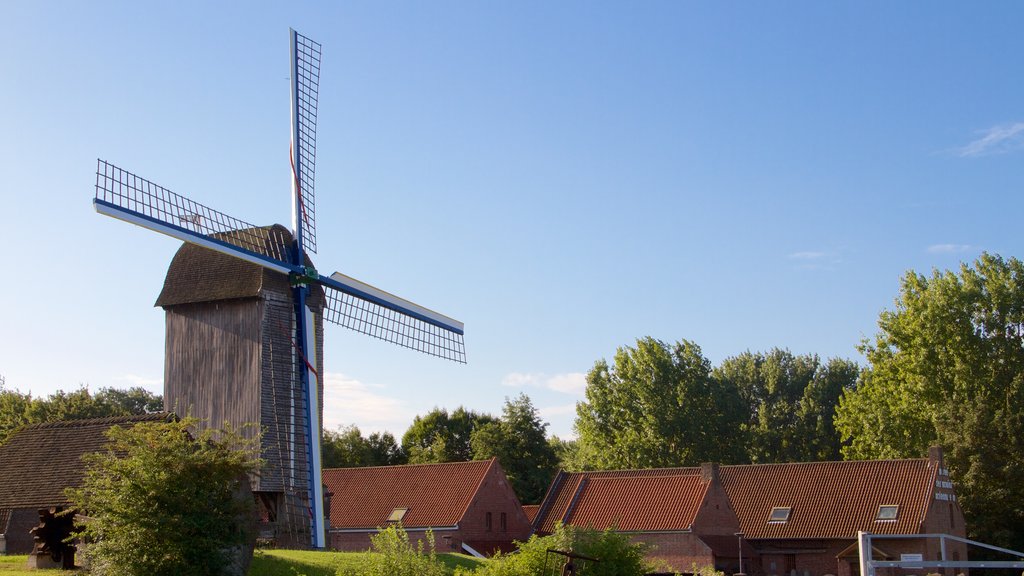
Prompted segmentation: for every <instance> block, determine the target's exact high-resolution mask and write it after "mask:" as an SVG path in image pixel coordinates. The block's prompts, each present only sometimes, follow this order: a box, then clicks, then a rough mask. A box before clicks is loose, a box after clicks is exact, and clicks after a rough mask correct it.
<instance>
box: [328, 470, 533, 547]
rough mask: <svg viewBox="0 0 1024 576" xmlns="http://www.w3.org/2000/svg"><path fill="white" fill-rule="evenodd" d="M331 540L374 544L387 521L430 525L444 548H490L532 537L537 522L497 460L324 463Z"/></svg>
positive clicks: (418, 533)
mask: <svg viewBox="0 0 1024 576" xmlns="http://www.w3.org/2000/svg"><path fill="white" fill-rule="evenodd" d="M323 478H324V484H325V485H326V486H327V489H328V491H329V492H330V493H332V494H333V496H332V498H331V505H330V506H331V507H330V525H331V529H330V538H329V540H330V543H331V547H332V548H334V549H336V550H348V551H358V550H366V549H368V548H369V547H370V536H372V535H374V534H376V533H377V532H378V530H379V529H380V528H384V527H387V526H389V525H391V524H398V523H400V524H401V525H402V527H403V528H405V530H406V531H407V532H409V534H410V536H411V537H413V538H422V537H423V535H424V534H425V532H426V531H427V530H428V529H429V530H431V531H432V532H433V534H434V539H435V543H436V546H437V549H438V551H439V552H449V551H457V552H468V553H476V554H480V555H490V554H492V553H494V552H496V551H498V550H505V551H507V550H510V549H512V547H513V546H512V542H513V541H514V540H525V539H527V538H528V537H529V536H530V533H531V531H532V529H531V526H530V521H529V519H528V518H527V517H526V514H525V513H524V512H523V507H522V505H521V504H520V502H519V499H518V498H517V497H516V494H515V492H514V491H513V490H512V487H511V485H510V484H509V483H508V479H507V478H506V477H505V472H504V470H502V468H501V465H500V464H499V463H498V461H497V459H494V458H492V459H490V460H476V461H472V462H448V463H444V464H412V465H405V466H371V467H366V468H332V469H327V470H324V474H323Z"/></svg>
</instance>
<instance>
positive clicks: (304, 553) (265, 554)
mask: <svg viewBox="0 0 1024 576" xmlns="http://www.w3.org/2000/svg"><path fill="white" fill-rule="evenodd" d="M373 555H374V553H373V552H316V551H312V550H258V551H257V552H256V557H255V558H253V561H252V568H250V569H249V576H334V575H335V574H345V573H351V572H355V571H356V570H357V569H358V568H360V567H362V566H363V565H364V564H366V563H367V562H369V560H370V558H371V557H372V556H373ZM437 557H438V558H439V559H440V560H441V561H442V562H444V563H445V565H446V566H448V569H449V570H453V571H454V570H455V567H456V566H461V567H463V568H466V569H470V570H471V569H473V568H475V567H477V566H479V565H480V564H481V563H482V562H486V560H480V559H479V558H473V557H472V556H465V555H463V554H438V555H437ZM0 576H4V575H3V574H2V573H0Z"/></svg>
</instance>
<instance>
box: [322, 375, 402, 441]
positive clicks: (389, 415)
mask: <svg viewBox="0 0 1024 576" xmlns="http://www.w3.org/2000/svg"><path fill="white" fill-rule="evenodd" d="M383 389H384V387H383V386H379V385H371V384H366V383H364V382H360V381H358V380H355V379H353V378H349V377H347V376H345V375H344V374H338V373H331V372H328V373H327V374H325V375H324V423H323V425H324V428H325V429H329V430H335V429H337V428H338V427H339V426H348V425H350V424H356V425H357V426H359V429H360V431H362V432H363V434H369V433H371V432H383V431H385V430H386V431H389V432H391V433H393V434H400V433H401V432H402V431H403V430H405V428H406V427H408V426H409V423H410V422H412V420H413V418H414V417H415V416H416V415H415V413H414V412H413V411H412V410H410V409H409V408H408V407H407V406H406V405H405V403H404V402H403V401H402V400H400V399H398V398H393V397H391V396H387V395H385V394H382V393H380V392H377V390H383Z"/></svg>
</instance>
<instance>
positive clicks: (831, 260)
mask: <svg viewBox="0 0 1024 576" xmlns="http://www.w3.org/2000/svg"><path fill="white" fill-rule="evenodd" d="M786 258H787V259H788V260H792V261H793V267H794V268H795V269H797V270H835V269H836V267H837V266H838V265H839V264H842V262H843V259H842V257H841V256H840V255H839V253H837V252H825V251H821V250H801V251H799V252H791V253H789V254H787V255H786Z"/></svg>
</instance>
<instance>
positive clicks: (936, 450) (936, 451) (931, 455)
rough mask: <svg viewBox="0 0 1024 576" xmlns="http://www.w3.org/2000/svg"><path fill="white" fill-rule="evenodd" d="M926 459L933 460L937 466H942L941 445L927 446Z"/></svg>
mask: <svg viewBox="0 0 1024 576" xmlns="http://www.w3.org/2000/svg"><path fill="white" fill-rule="evenodd" d="M928 459H929V460H931V461H932V462H935V463H936V464H937V465H938V466H939V468H942V467H943V463H942V446H929V447H928Z"/></svg>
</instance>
